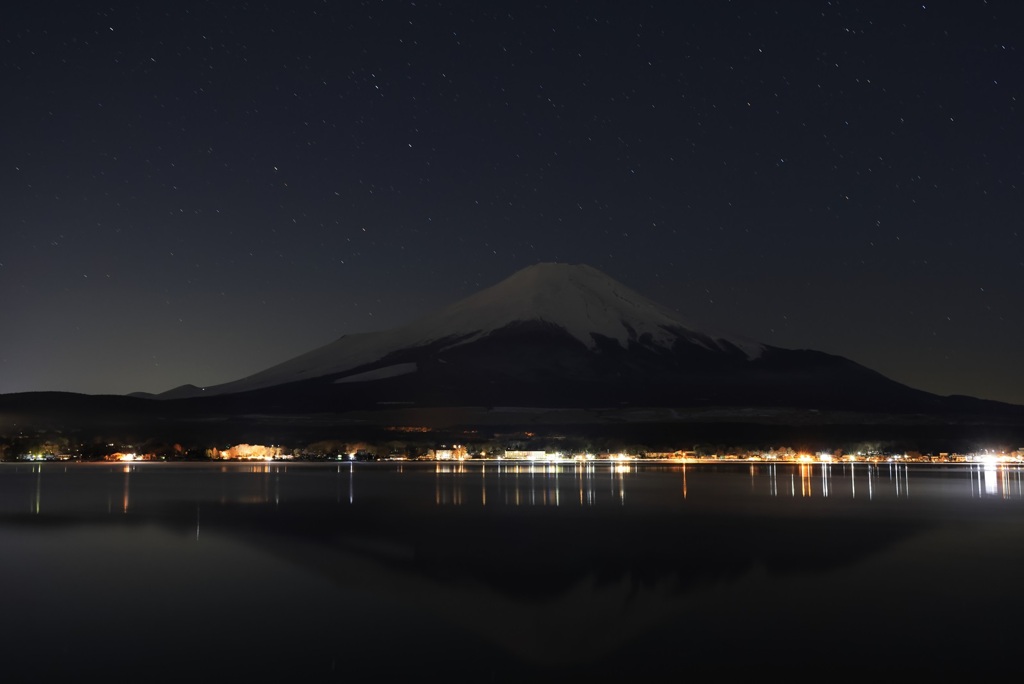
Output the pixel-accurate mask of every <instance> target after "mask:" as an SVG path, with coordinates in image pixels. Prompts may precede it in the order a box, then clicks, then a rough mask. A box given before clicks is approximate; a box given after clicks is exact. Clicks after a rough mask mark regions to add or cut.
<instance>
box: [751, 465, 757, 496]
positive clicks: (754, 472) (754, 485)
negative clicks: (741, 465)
mask: <svg viewBox="0 0 1024 684" xmlns="http://www.w3.org/2000/svg"><path fill="white" fill-rule="evenodd" d="M750 493H751V494H756V493H757V467H756V466H755V465H754V464H753V463H751V464H750Z"/></svg>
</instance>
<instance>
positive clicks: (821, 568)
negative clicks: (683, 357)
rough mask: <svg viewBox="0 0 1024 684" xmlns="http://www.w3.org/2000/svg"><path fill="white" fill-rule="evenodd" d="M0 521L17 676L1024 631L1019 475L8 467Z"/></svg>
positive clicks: (597, 661)
mask: <svg viewBox="0 0 1024 684" xmlns="http://www.w3.org/2000/svg"><path fill="white" fill-rule="evenodd" d="M0 516H2V517H0V545H2V547H0V548H3V549H4V552H5V558H6V559H7V561H6V562H5V563H4V565H3V570H2V572H0V579H2V580H3V585H2V586H3V587H4V588H5V589H4V591H5V594H6V595H7V599H6V600H5V601H4V604H5V605H4V616H5V619H4V621H3V625H4V626H3V631H2V632H0V637H2V643H4V644H5V651H6V658H5V662H4V668H5V672H9V673H11V675H12V676H13V675H15V674H17V675H18V676H19V681H20V680H21V678H22V677H25V676H48V675H66V676H72V675H77V676H81V675H83V674H88V673H94V674H97V675H101V676H102V675H111V676H121V675H124V676H131V677H142V678H144V679H146V680H147V681H153V680H155V679H164V678H166V679H167V680H172V679H175V680H177V679H180V678H182V677H186V676H189V677H194V676H204V675H209V676H222V677H232V678H242V677H245V678H249V679H257V680H262V679H280V678H285V677H287V678H292V679H295V678H298V680H301V681H340V680H342V679H346V678H352V677H355V678H357V679H358V678H370V677H374V678H376V677H388V676H392V677H398V676H401V677H410V676H426V675H431V674H437V675H438V676H443V677H444V678H445V679H448V680H449V681H451V680H453V679H456V680H460V681H461V680H467V681H468V680H472V681H518V680H521V679H523V678H531V679H533V680H536V679H537V678H545V679H546V678H551V679H564V678H565V677H569V676H576V675H591V676H601V677H602V678H607V677H608V676H609V675H617V676H622V677H634V678H635V677H637V676H639V677H644V678H655V677H657V678H658V679H662V678H665V677H681V676H683V675H684V674H686V673H687V672H692V671H694V668H697V669H699V668H706V667H708V666H712V665H713V666H715V667H717V668H721V669H723V671H724V670H728V669H730V668H736V667H741V668H750V669H751V670H757V671H765V670H775V669H778V670H779V671H785V670H786V669H787V668H791V667H793V666H794V663H796V662H798V663H800V664H801V667H803V666H806V665H810V664H820V665H828V664H830V663H833V662H835V663H839V662H843V665H842V666H843V668H844V670H850V668H853V669H857V668H858V667H859V666H864V668H865V670H870V669H872V668H874V667H878V660H877V659H876V657H875V656H872V655H870V653H869V652H867V651H857V650H856V649H859V648H861V647H863V648H864V649H896V651H898V653H899V658H898V662H899V663H902V666H905V667H908V668H913V669H914V671H915V672H922V671H929V670H934V671H936V672H940V671H949V669H950V668H952V669H957V668H960V667H964V668H970V670H971V671H973V672H975V673H977V672H978V671H979V668H980V671H984V670H985V669H986V668H987V667H990V666H991V667H994V668H995V667H996V666H997V665H998V664H1000V663H1001V662H1002V660H1001V658H1002V655H1001V654H1002V653H1003V652H1004V650H1005V649H1010V648H1012V647H1013V646H1015V644H1016V643H1018V642H1019V640H1020V638H1021V637H1022V636H1024V630H1022V628H1021V627H1020V626H1019V625H1020V621H1021V616H1022V615H1024V613H1022V611H1021V609H1022V607H1024V599H1022V598H1020V597H1019V596H1018V593H1017V592H1016V590H1015V589H1016V582H1017V580H1018V579H1019V577H1020V576H1021V571H1022V570H1024V478H1022V471H1021V470H1020V469H1019V468H1017V467H1006V466H1004V467H995V466H991V467H988V468H986V467H982V466H967V465H964V466H907V465H896V464H882V465H861V464H858V465H850V464H831V465H830V464H801V465H798V464H724V465H703V464H702V465H683V464H666V463H658V464H647V463H603V462H598V463H557V464H530V463H507V462H506V463H501V462H457V463H455V462H453V463H386V464H373V463H340V464H311V463H297V464H282V463H271V464H256V465H253V464H244V463H231V464H225V465H221V464H155V463H154V464H151V463H143V464H129V465H111V464H74V465H65V464H60V463H46V464H3V466H2V467H0ZM848 649H854V650H853V651H852V654H853V657H851V652H850V651H849V650H848ZM844 654H845V655H844ZM896 667H897V670H896V671H898V668H899V667H900V665H897V666H896ZM996 669H998V668H996ZM891 671H892V670H890V672H891ZM881 677H882V678H884V674H883V675H881Z"/></svg>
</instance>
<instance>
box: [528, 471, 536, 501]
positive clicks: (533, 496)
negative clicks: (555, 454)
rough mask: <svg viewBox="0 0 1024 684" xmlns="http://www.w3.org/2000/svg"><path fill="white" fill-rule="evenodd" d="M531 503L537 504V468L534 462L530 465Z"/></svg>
mask: <svg viewBox="0 0 1024 684" xmlns="http://www.w3.org/2000/svg"><path fill="white" fill-rule="evenodd" d="M529 505H530V506H537V468H536V467H535V466H534V465H532V464H530V467H529Z"/></svg>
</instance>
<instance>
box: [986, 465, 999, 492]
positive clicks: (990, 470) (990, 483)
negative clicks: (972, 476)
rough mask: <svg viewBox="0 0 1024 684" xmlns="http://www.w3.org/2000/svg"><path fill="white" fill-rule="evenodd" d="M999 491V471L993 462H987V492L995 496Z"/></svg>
mask: <svg viewBox="0 0 1024 684" xmlns="http://www.w3.org/2000/svg"><path fill="white" fill-rule="evenodd" d="M998 493H999V472H998V470H997V469H996V467H995V465H993V464H992V463H986V464H985V494H987V495H989V496H995V495H997V494H998Z"/></svg>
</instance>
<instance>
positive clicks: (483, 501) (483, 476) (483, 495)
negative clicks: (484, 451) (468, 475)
mask: <svg viewBox="0 0 1024 684" xmlns="http://www.w3.org/2000/svg"><path fill="white" fill-rule="evenodd" d="M480 505H481V506H486V505H487V464H486V463H483V464H481V466H480Z"/></svg>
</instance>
